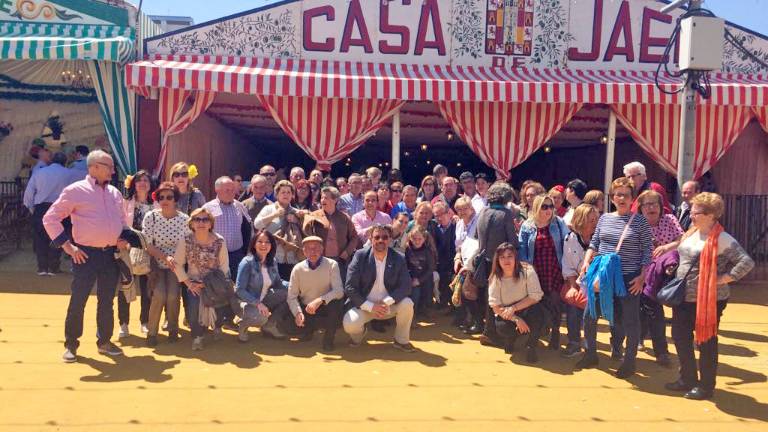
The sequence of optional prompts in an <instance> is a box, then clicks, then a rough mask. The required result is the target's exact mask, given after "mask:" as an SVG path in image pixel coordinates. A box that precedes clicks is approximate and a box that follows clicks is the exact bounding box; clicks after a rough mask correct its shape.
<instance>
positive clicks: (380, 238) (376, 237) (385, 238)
mask: <svg viewBox="0 0 768 432" xmlns="http://www.w3.org/2000/svg"><path fill="white" fill-rule="evenodd" d="M373 239H374V240H376V241H379V240H381V241H384V240H389V236H388V235H384V236H380V235H377V236H373Z"/></svg>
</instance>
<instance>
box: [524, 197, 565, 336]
mask: <svg viewBox="0 0 768 432" xmlns="http://www.w3.org/2000/svg"><path fill="white" fill-rule="evenodd" d="M556 212H557V208H556V205H555V201H554V200H553V199H552V197H550V196H548V195H539V196H537V197H536V198H534V199H533V204H532V205H531V208H530V209H529V211H528V220H526V221H525V222H523V225H522V226H521V227H520V234H519V242H520V250H519V251H518V253H519V254H520V260H521V261H524V262H527V263H529V264H531V265H533V268H534V269H536V274H537V275H538V277H539V282H540V284H541V289H542V290H543V291H544V299H543V300H542V302H541V307H542V309H544V311H545V313H546V314H547V316H548V320H547V326H545V327H549V328H551V335H550V338H549V349H551V350H557V349H559V348H560V317H561V315H562V311H563V304H562V301H561V300H560V290H561V288H562V286H563V271H562V270H561V268H560V262H561V260H562V259H563V241H564V240H565V236H566V235H567V234H568V233H569V230H568V227H567V226H566V225H565V222H563V220H562V219H560V217H558V216H557V214H556Z"/></svg>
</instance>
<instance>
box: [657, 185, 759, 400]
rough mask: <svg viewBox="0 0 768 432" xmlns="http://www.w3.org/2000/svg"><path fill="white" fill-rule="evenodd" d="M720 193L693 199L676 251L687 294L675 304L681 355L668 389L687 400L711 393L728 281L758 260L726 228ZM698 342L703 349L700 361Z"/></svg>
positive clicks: (675, 328) (674, 327)
mask: <svg viewBox="0 0 768 432" xmlns="http://www.w3.org/2000/svg"><path fill="white" fill-rule="evenodd" d="M724 208H725V205H724V203H723V199H722V198H721V197H720V195H717V194H715V193H709V192H702V193H700V194H698V195H696V196H695V197H693V199H691V221H692V227H691V229H690V230H689V231H688V232H687V233H686V234H685V235H684V236H683V240H682V241H681V242H680V246H678V248H677V250H678V253H679V254H680V265H679V266H678V268H677V275H678V277H681V275H686V276H685V277H684V279H685V283H684V284H682V287H684V289H685V298H684V301H683V302H682V303H680V304H679V305H677V306H674V307H673V308H672V339H673V340H674V342H675V348H676V350H677V356H678V358H679V359H680V378H679V379H678V380H677V381H675V382H672V383H669V384H667V385H666V386H665V387H666V388H667V390H671V391H676V392H685V393H684V396H685V397H686V398H688V399H695V400H703V399H709V398H711V397H712V395H713V393H714V390H715V379H716V376H717V360H718V359H717V354H718V353H717V329H718V326H719V324H720V317H721V316H722V314H723V310H724V309H725V307H726V305H727V303H728V297H729V296H730V285H729V284H730V283H732V282H735V281H738V280H739V279H741V278H743V277H744V276H746V275H747V273H749V272H750V270H752V268H753V267H754V266H755V262H754V261H753V260H752V258H750V257H749V255H747V253H746V252H745V251H744V249H743V248H742V247H741V245H739V243H738V242H737V241H736V240H735V239H734V238H733V237H731V236H730V235H729V234H728V233H726V232H725V231H724V230H723V227H722V225H720V222H719V219H720V217H721V216H722V215H723V211H724ZM694 343H695V345H696V346H698V348H699V364H698V367H697V365H696V357H695V354H694Z"/></svg>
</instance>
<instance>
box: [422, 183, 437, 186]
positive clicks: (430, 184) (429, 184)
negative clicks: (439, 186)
mask: <svg viewBox="0 0 768 432" xmlns="http://www.w3.org/2000/svg"><path fill="white" fill-rule="evenodd" d="M434 185H435V184H434V183H424V186H434Z"/></svg>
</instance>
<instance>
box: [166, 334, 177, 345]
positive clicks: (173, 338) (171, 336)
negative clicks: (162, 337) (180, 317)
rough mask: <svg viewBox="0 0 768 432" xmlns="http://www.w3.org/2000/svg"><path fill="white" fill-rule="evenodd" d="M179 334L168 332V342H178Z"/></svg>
mask: <svg viewBox="0 0 768 432" xmlns="http://www.w3.org/2000/svg"><path fill="white" fill-rule="evenodd" d="M179 339H180V338H179V334H178V333H169V334H168V343H176V342H178V341H179Z"/></svg>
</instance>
